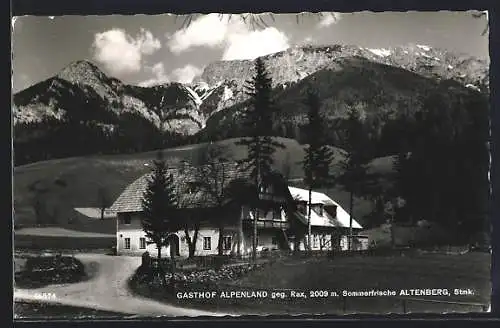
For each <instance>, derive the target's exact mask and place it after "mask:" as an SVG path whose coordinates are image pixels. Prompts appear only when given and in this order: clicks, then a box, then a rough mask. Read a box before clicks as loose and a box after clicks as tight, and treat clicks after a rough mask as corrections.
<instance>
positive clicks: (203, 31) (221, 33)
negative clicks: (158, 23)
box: [168, 14, 228, 54]
mask: <svg viewBox="0 0 500 328" xmlns="http://www.w3.org/2000/svg"><path fill="white" fill-rule="evenodd" d="M227 25H228V22H227V20H226V19H221V17H220V16H219V14H208V15H203V16H200V17H199V18H197V19H196V20H194V21H193V22H191V24H190V25H189V26H188V27H187V28H185V29H180V30H178V31H177V32H175V33H174V34H173V35H171V36H170V37H169V41H168V46H169V49H170V51H172V52H173V53H175V54H178V53H181V52H183V51H186V50H188V49H189V48H191V47H197V46H207V47H216V46H220V45H221V44H222V43H223V42H224V39H225V37H226V34H227V32H228V26H227Z"/></svg>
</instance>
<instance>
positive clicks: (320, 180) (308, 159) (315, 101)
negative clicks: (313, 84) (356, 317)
mask: <svg viewBox="0 0 500 328" xmlns="http://www.w3.org/2000/svg"><path fill="white" fill-rule="evenodd" d="M305 104H306V105H307V107H308V109H309V111H308V123H307V126H306V137H307V143H308V146H307V147H306V150H305V155H304V162H303V164H304V173H305V174H304V176H305V183H306V185H307V186H308V190H309V202H308V211H307V246H308V249H309V250H311V249H312V248H311V210H312V190H313V189H314V188H318V187H321V186H326V185H329V184H330V183H331V176H330V163H331V162H332V159H333V154H332V152H331V150H330V149H329V148H328V146H327V145H326V137H325V129H324V126H323V118H322V116H321V113H320V107H321V103H320V100H319V96H318V94H317V93H316V92H315V91H314V90H312V89H309V90H308V91H307V98H306V99H305Z"/></svg>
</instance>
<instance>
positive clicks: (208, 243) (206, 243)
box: [203, 237, 212, 251]
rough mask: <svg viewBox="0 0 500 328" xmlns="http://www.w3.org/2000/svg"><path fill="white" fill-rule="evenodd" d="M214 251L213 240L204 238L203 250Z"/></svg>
mask: <svg viewBox="0 0 500 328" xmlns="http://www.w3.org/2000/svg"><path fill="white" fill-rule="evenodd" d="M211 249H212V238H211V237H203V250H205V251H209V250H211Z"/></svg>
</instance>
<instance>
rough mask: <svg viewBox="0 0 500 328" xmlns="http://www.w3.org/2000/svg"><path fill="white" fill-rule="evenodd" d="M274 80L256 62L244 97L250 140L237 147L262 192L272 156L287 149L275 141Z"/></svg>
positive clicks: (244, 165)
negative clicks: (244, 154) (247, 102)
mask: <svg viewBox="0 0 500 328" xmlns="http://www.w3.org/2000/svg"><path fill="white" fill-rule="evenodd" d="M271 92H272V80H271V78H270V77H269V75H268V72H267V71H266V67H265V64H264V61H263V60H262V58H257V59H256V61H255V75H254V77H253V78H252V79H250V80H249V81H247V84H246V91H245V93H246V94H247V95H248V96H249V97H250V106H249V107H248V108H247V109H246V111H245V112H244V123H245V125H246V128H247V134H248V137H244V138H241V139H240V140H239V141H238V142H237V144H238V145H242V146H245V147H246V148H247V151H248V155H247V157H246V158H244V159H243V160H241V161H239V163H238V164H239V165H241V166H243V169H244V170H248V171H250V175H251V178H252V179H253V181H254V183H255V185H256V186H257V187H258V189H257V190H260V186H261V181H262V179H263V178H264V177H266V176H267V175H268V174H270V173H271V171H272V167H273V164H274V160H273V154H274V153H275V151H276V149H277V148H284V145H283V144H281V143H279V142H277V141H275V140H273V138H272V135H273V120H274V119H275V118H276V115H277V110H276V107H275V105H274V103H273V100H272V95H271ZM253 214H254V227H253V243H252V244H253V245H252V246H253V252H252V257H253V260H254V262H255V260H256V257H257V217H258V209H257V208H255V209H254V213H253Z"/></svg>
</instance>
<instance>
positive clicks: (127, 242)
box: [125, 238, 130, 249]
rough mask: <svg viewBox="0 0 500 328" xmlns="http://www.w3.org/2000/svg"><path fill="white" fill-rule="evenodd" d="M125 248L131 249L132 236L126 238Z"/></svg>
mask: <svg viewBox="0 0 500 328" xmlns="http://www.w3.org/2000/svg"><path fill="white" fill-rule="evenodd" d="M125 249H130V238H125Z"/></svg>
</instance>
